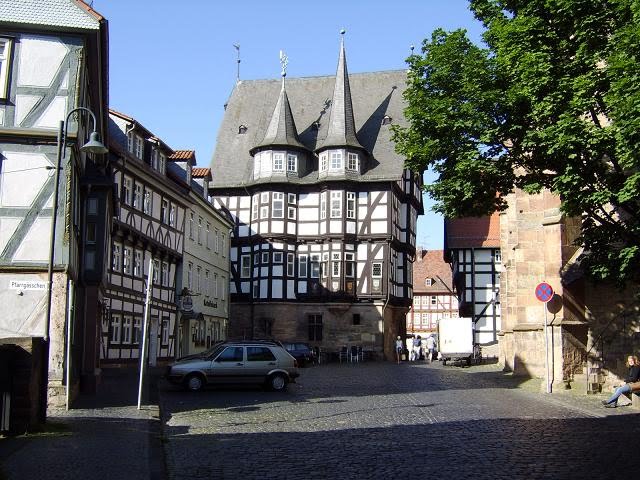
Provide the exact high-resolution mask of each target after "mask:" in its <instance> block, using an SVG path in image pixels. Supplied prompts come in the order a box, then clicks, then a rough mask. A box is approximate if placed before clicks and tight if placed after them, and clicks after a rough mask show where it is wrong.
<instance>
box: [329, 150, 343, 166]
mask: <svg viewBox="0 0 640 480" xmlns="http://www.w3.org/2000/svg"><path fill="white" fill-rule="evenodd" d="M342 168H343V166H342V152H331V170H342Z"/></svg>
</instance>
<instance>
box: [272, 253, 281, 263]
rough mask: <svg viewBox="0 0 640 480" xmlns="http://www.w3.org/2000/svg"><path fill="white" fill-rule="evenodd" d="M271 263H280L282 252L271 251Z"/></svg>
mask: <svg viewBox="0 0 640 480" xmlns="http://www.w3.org/2000/svg"><path fill="white" fill-rule="evenodd" d="M273 263H274V264H275V263H277V264H280V263H282V252H273Z"/></svg>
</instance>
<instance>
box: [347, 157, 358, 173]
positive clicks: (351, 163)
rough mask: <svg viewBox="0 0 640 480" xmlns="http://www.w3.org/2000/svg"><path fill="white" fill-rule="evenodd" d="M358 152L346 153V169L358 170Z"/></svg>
mask: <svg viewBox="0 0 640 480" xmlns="http://www.w3.org/2000/svg"><path fill="white" fill-rule="evenodd" d="M358 166H359V165H358V154H357V153H349V154H348V155H347V170H352V171H356V172H357V171H358V170H359V168H358Z"/></svg>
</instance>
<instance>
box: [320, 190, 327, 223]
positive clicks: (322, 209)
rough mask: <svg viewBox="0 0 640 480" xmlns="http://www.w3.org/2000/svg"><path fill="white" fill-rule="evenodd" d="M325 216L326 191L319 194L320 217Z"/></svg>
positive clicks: (323, 217)
mask: <svg viewBox="0 0 640 480" xmlns="http://www.w3.org/2000/svg"><path fill="white" fill-rule="evenodd" d="M325 218H327V192H322V193H321V194H320V219H322V220H324V219H325Z"/></svg>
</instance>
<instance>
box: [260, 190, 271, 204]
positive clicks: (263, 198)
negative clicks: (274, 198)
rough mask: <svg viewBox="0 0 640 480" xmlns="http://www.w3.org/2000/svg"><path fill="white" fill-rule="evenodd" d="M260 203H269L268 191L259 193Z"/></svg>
mask: <svg viewBox="0 0 640 480" xmlns="http://www.w3.org/2000/svg"><path fill="white" fill-rule="evenodd" d="M260 203H269V192H262V193H261V194H260Z"/></svg>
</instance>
